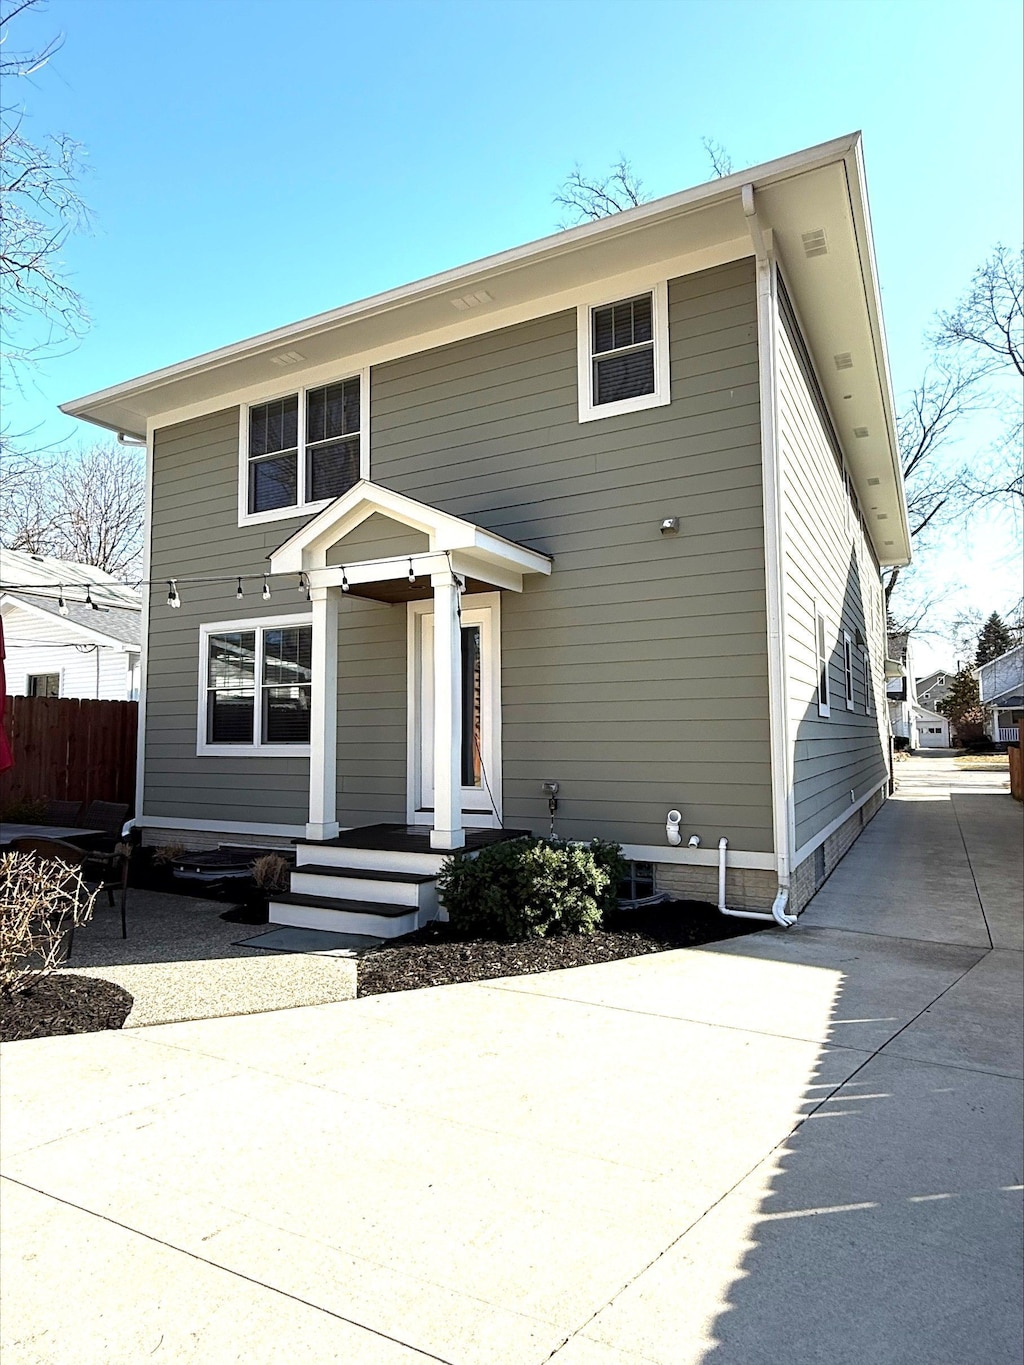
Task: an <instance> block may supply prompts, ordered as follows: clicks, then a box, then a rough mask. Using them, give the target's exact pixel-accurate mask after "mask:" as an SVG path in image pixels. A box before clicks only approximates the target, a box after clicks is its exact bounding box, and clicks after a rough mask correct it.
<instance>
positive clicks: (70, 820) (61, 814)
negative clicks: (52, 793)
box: [43, 801, 99, 829]
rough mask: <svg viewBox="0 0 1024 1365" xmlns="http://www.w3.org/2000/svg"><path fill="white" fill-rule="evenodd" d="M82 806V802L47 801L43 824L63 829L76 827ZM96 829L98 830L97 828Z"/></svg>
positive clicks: (83, 803)
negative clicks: (58, 826)
mask: <svg viewBox="0 0 1024 1365" xmlns="http://www.w3.org/2000/svg"><path fill="white" fill-rule="evenodd" d="M84 805H85V802H84V801H47V803H46V813H45V815H44V816H43V824H44V825H64V826H65V827H68V826H73V825H77V824H78V817H79V816H80V815H81V814H82V807H83V806H84ZM96 828H97V829H98V828H99V826H96Z"/></svg>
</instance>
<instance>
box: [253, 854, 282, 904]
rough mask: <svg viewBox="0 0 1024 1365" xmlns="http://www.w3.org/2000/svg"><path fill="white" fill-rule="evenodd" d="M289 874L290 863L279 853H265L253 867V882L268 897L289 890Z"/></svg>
mask: <svg viewBox="0 0 1024 1365" xmlns="http://www.w3.org/2000/svg"><path fill="white" fill-rule="evenodd" d="M288 873H289V867H288V862H287V860H286V859H284V858H282V857H281V855H280V854H279V853H265V854H264V855H263V857H262V858H257V859H256V861H255V862H254V863H253V865H252V879H253V881H254V882H255V883H256V885H257V886H258V887H259V889H260V890H261V891H265V892H266V893H267V894H268V895H273V894H274V892H276V891H287V890H288Z"/></svg>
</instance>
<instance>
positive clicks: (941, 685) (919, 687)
mask: <svg viewBox="0 0 1024 1365" xmlns="http://www.w3.org/2000/svg"><path fill="white" fill-rule="evenodd" d="M952 676H953V670H952V669H948V668H941V669H938V670H937V671H936V672H934V673H929V674H928V675H927V677H924V678H918V679H916V681H915V692H916V694H917V699H918V701H919V702H920V703H921V705H922V706H927V707H929V708H930V709H931V710H932V711H934V710H935V708H936V706H937V705H938V704H939V702H940V701H945V700H946V698H947V697H948V696H949V680H950V678H951V677H952Z"/></svg>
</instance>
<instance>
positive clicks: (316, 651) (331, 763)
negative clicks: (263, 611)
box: [306, 588, 338, 839]
mask: <svg viewBox="0 0 1024 1365" xmlns="http://www.w3.org/2000/svg"><path fill="white" fill-rule="evenodd" d="M310 594H311V596H312V599H313V654H312V669H313V688H312V697H311V701H310V717H309V822H308V823H307V825H306V838H307V839H333V838H335V836H336V835H337V833H338V821H337V818H336V817H337V805H338V772H337V768H338V590H337V589H336V588H311V589H310Z"/></svg>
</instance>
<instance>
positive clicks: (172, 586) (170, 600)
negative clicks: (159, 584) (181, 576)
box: [167, 578, 181, 608]
mask: <svg viewBox="0 0 1024 1365" xmlns="http://www.w3.org/2000/svg"><path fill="white" fill-rule="evenodd" d="M167 605H168V606H169V607H175V608H177V607H180V606H181V598H180V597H179V596H178V584H177V582H176V580H175V579H173V578H172V579H169V580H168V583H167Z"/></svg>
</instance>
